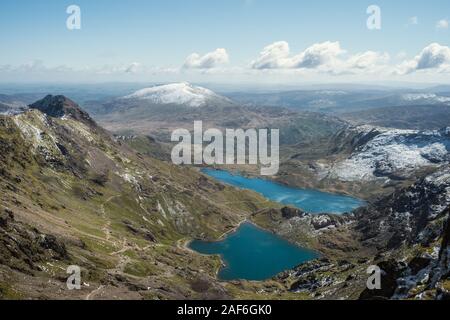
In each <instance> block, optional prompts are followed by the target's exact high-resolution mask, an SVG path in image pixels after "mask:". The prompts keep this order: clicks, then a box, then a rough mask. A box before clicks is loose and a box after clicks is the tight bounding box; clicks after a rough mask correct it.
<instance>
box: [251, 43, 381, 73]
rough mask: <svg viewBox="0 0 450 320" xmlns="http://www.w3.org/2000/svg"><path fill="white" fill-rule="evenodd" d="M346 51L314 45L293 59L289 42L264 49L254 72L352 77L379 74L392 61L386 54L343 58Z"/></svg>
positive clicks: (370, 52)
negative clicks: (305, 72) (292, 71)
mask: <svg viewBox="0 0 450 320" xmlns="http://www.w3.org/2000/svg"><path fill="white" fill-rule="evenodd" d="M345 53H346V51H345V50H344V49H342V48H341V45H340V43H339V42H330V41H327V42H323V43H317V44H314V45H312V46H310V47H308V48H306V49H305V50H304V51H302V52H300V53H299V54H297V55H292V54H291V52H290V49H289V44H288V43H287V42H286V41H279V42H275V43H273V44H271V45H269V46H267V47H265V48H264V49H263V50H262V51H261V53H260V54H259V57H258V58H257V59H256V60H254V61H253V62H252V63H251V67H252V68H253V69H258V70H265V69H296V70H301V69H303V70H317V71H321V72H327V73H331V74H349V73H359V72H366V73H370V72H373V71H375V70H379V69H380V66H382V65H384V64H385V63H386V62H387V61H388V60H389V55H388V54H386V53H378V52H374V51H366V52H362V53H358V54H355V55H350V56H348V57H344V55H345Z"/></svg>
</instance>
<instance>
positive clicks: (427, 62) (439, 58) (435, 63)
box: [397, 43, 450, 74]
mask: <svg viewBox="0 0 450 320" xmlns="http://www.w3.org/2000/svg"><path fill="white" fill-rule="evenodd" d="M421 70H434V71H437V72H448V71H450V48H449V47H447V46H443V45H440V44H439V43H432V44H430V45H429V46H427V47H425V48H424V49H423V50H422V51H421V52H420V53H419V54H418V55H417V56H416V57H414V59H412V60H407V61H404V62H403V63H402V64H400V65H399V67H398V69H397V73H398V74H409V73H412V72H415V71H421Z"/></svg>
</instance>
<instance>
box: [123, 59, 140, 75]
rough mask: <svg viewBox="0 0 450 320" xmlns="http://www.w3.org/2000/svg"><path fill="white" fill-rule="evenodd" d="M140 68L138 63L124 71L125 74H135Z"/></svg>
mask: <svg viewBox="0 0 450 320" xmlns="http://www.w3.org/2000/svg"><path fill="white" fill-rule="evenodd" d="M141 68H142V65H141V64H140V63H139V62H133V63H132V64H130V65H129V66H128V67H127V68H126V69H125V73H136V72H139V70H140V69H141Z"/></svg>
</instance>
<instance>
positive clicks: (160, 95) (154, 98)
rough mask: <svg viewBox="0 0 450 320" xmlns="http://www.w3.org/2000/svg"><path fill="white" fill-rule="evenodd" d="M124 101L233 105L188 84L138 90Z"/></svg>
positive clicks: (222, 98) (194, 106)
mask: <svg viewBox="0 0 450 320" xmlns="http://www.w3.org/2000/svg"><path fill="white" fill-rule="evenodd" d="M122 99H126V100H130V99H137V100H146V101H151V102H153V103H157V104H177V105H185V106H188V107H192V108H197V107H203V106H205V105H214V104H223V103H227V104H229V103H231V101H230V100H229V99H227V98H225V97H223V96H220V95H218V94H216V93H215V92H213V91H211V90H209V89H206V88H203V87H198V86H194V85H192V84H190V83H187V82H180V83H171V84H166V85H161V86H154V87H150V88H145V89H141V90H138V91H136V92H134V93H132V94H130V95H128V96H125V97H123V98H122Z"/></svg>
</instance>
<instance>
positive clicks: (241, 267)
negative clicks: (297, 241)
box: [189, 222, 318, 281]
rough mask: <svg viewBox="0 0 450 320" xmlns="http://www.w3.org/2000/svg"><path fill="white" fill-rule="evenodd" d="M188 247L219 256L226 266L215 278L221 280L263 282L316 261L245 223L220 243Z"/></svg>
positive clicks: (312, 255) (314, 255)
mask: <svg viewBox="0 0 450 320" xmlns="http://www.w3.org/2000/svg"><path fill="white" fill-rule="evenodd" d="M189 247H190V248H191V249H192V250H195V251H197V252H199V253H202V254H207V255H216V254H217V255H220V257H221V259H222V261H223V262H224V263H225V267H223V268H221V269H220V271H219V274H218V277H219V279H221V280H238V279H246V280H255V281H260V280H266V279H270V278H272V277H273V276H275V275H277V274H278V273H280V272H282V271H285V270H288V269H292V268H294V267H296V266H298V265H299V264H302V263H304V262H306V261H309V260H312V259H315V258H317V257H318V254H317V253H316V252H314V251H311V250H308V249H305V248H302V247H298V246H296V245H293V244H291V243H290V242H288V241H286V240H284V239H282V238H280V237H278V236H276V235H274V234H272V233H270V232H267V231H264V230H262V229H260V228H258V227H256V226H255V225H253V224H251V223H247V222H246V223H243V224H242V225H241V226H240V227H239V228H238V229H237V230H236V231H235V232H233V233H230V234H229V235H227V237H226V238H225V239H224V240H222V241H217V242H207V241H200V240H194V241H192V242H191V243H190V244H189Z"/></svg>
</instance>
